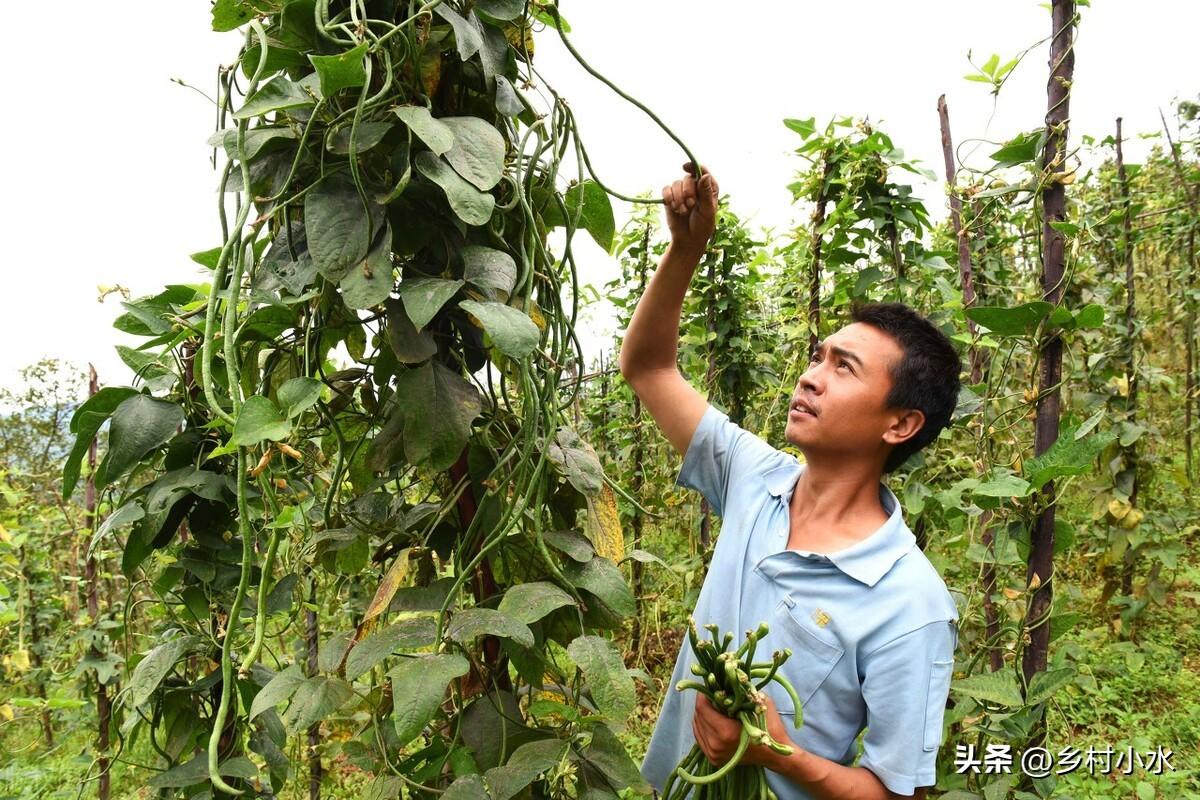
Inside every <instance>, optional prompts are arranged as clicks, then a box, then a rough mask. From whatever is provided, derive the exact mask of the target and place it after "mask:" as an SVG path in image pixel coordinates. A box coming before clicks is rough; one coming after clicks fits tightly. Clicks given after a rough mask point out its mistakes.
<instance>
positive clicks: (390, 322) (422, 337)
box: [386, 298, 437, 364]
mask: <svg viewBox="0 0 1200 800" xmlns="http://www.w3.org/2000/svg"><path fill="white" fill-rule="evenodd" d="M386 307H387V339H388V344H389V345H391V347H392V354H393V355H395V356H396V360H397V361H399V362H400V363H401V364H420V363H421V362H422V361H428V360H429V359H430V358H431V357H432V356H433V354H434V353H436V352H437V343H436V342H435V341H434V340H433V334H432V333H430V332H429V331H419V332H418V331H417V328H416V326H415V325H413V321H412V320H411V319H409V316H408V313H407V312H406V310H405V308H404V303H403V302H402V301H400V300H393V299H391V298H389V299H388V300H387V301H386Z"/></svg>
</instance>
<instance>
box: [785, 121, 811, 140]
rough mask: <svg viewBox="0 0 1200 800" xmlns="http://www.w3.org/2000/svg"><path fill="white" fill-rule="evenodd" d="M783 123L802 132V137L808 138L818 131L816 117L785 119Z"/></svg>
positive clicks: (797, 131)
mask: <svg viewBox="0 0 1200 800" xmlns="http://www.w3.org/2000/svg"><path fill="white" fill-rule="evenodd" d="M783 124H784V125H786V126H787V127H788V129H789V130H793V131H795V132H796V133H798V134H800V137H801V138H802V139H807V138H808V137H810V136H812V135H813V134H814V133H816V132H817V120H816V117H809V118H808V119H785V120H784V121H783Z"/></svg>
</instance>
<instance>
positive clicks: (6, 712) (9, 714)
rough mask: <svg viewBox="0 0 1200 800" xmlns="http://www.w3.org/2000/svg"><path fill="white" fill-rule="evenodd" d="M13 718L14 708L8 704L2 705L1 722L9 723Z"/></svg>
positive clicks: (0, 706)
mask: <svg viewBox="0 0 1200 800" xmlns="http://www.w3.org/2000/svg"><path fill="white" fill-rule="evenodd" d="M12 718H13V710H12V706H10V705H9V704H8V703H0V720H4V721H5V722H8V721H9V720H11V719H12Z"/></svg>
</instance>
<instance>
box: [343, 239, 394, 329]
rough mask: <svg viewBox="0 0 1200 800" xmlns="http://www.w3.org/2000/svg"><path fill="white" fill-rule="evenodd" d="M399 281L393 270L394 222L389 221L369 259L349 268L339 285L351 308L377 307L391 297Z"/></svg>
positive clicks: (368, 254) (369, 254)
mask: <svg viewBox="0 0 1200 800" xmlns="http://www.w3.org/2000/svg"><path fill="white" fill-rule="evenodd" d="M395 282H396V281H395V276H394V275H393V274H392V232H391V226H390V225H389V224H387V223H385V224H384V233H383V235H382V236H381V237H380V239H379V243H378V244H377V245H375V247H373V248H371V252H369V253H367V257H366V258H365V259H363V260H362V261H360V262H359V263H358V264H357V265H355V266H353V267H351V268H350V269H349V271H347V272H346V274H345V276H343V278H342V280H341V282H340V283H339V284H338V288H339V289H341V292H342V300H344V301H345V303H346V305H347V306H349V307H350V308H373V307H374V306H377V305H379V304H380V303H382V302H383V301H384V300H387V298H388V295H390V294H391V293H392V286H394V285H395Z"/></svg>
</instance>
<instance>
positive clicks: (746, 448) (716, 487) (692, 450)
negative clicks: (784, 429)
mask: <svg viewBox="0 0 1200 800" xmlns="http://www.w3.org/2000/svg"><path fill="white" fill-rule="evenodd" d="M778 455H779V451H778V450H776V449H775V448H773V447H771V446H770V445H769V444H767V443H766V442H765V441H763V440H762V439H760V438H759V437H758V436H755V435H754V434H753V433H750V431H747V430H745V429H744V428H742V427H741V426H740V425H738V424H736V423H734V422H731V421H730V419H729V416H728V415H727V414H725V413H724V412H722V411H720V410H719V409H718V408H717V407H716V406H714V405H713V404H712V403H709V404H708V408H707V409H706V410H705V412H704V416H703V417H701V418H700V424H699V425H698V426H697V427H696V432H695V433H693V434H692V440H691V442H689V443H688V448H687V452H686V453H684V456H683V465H682V466H681V467H680V469H679V477H678V478H676V479H675V483H676V485H677V486H683V487H685V488H688V489H695V490H696V491H698V492H700V494H702V495H704V497H705V498H707V500H708V502H709V505H711V506H712V510H713V513H714V514H716V515H717V516H719V517H723V516H724V515H725V500H726V498H727V497H728V496H729V487H730V485H731V482H732V481H733V480H735V479H737V478H741V477H744V476H746V475H750V474H754V473H756V472H761V471H762V470H763V468H764V467H765V466H768V465H769V464H770V463H771V459H772V458H773V457H778Z"/></svg>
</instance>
